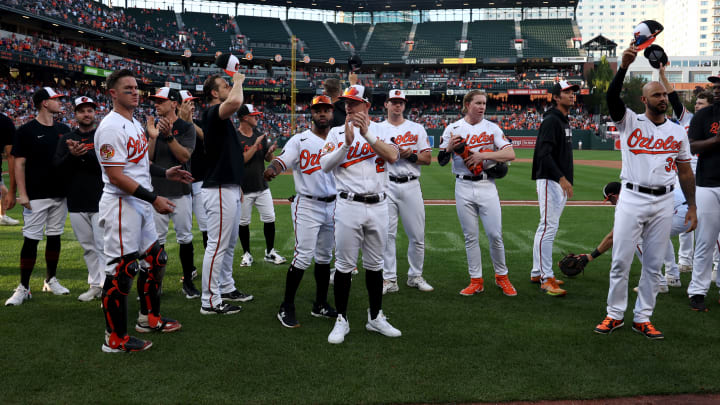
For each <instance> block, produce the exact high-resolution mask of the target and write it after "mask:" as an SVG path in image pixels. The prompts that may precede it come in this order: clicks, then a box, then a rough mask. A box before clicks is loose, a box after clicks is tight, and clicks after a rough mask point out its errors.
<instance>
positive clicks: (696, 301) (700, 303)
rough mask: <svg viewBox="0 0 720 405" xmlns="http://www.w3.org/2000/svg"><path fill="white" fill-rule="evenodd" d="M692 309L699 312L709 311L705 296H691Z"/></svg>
mask: <svg viewBox="0 0 720 405" xmlns="http://www.w3.org/2000/svg"><path fill="white" fill-rule="evenodd" d="M690 309H692V310H693V311H698V312H707V311H708V309H707V307H706V306H705V296H704V295H700V294H698V295H693V296H692V297H690Z"/></svg>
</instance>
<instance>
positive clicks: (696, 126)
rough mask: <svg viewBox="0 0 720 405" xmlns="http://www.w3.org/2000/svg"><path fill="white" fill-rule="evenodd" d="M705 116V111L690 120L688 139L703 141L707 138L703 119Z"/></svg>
mask: <svg viewBox="0 0 720 405" xmlns="http://www.w3.org/2000/svg"><path fill="white" fill-rule="evenodd" d="M704 116H705V114H704V111H699V112H698V113H697V114H695V116H694V117H692V119H691V120H690V127H689V128H688V132H687V135H688V139H690V140H691V141H701V140H703V139H705V138H706V136H705V130H704V128H703V119H702V117H704Z"/></svg>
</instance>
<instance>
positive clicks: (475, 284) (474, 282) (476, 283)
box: [460, 278, 485, 297]
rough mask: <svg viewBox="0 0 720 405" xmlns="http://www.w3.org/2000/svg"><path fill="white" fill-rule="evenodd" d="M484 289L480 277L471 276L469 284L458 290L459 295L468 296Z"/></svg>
mask: <svg viewBox="0 0 720 405" xmlns="http://www.w3.org/2000/svg"><path fill="white" fill-rule="evenodd" d="M483 291H485V286H484V285H483V279H482V278H471V279H470V285H468V286H467V287H465V288H463V289H462V290H460V295H464V296H466V297H469V296H471V295H473V294H478V293H481V292H483Z"/></svg>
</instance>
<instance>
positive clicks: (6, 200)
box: [0, 113, 20, 225]
mask: <svg viewBox="0 0 720 405" xmlns="http://www.w3.org/2000/svg"><path fill="white" fill-rule="evenodd" d="M14 138H15V124H14V123H13V121H12V120H11V119H10V118H9V117H8V116H7V115H5V114H3V113H0V154H2V153H4V154H5V158H6V159H7V162H8V175H9V176H8V177H9V180H10V181H9V184H8V186H7V187H5V182H4V180H3V178H2V176H0V183H2V184H1V185H0V194H2V197H1V198H0V225H17V224H19V223H20V221H18V220H17V219H14V218H10V216H9V215H8V214H7V210H10V209H12V208H13V207H14V206H15V194H17V185H16V184H15V167H14V166H15V159H14V158H13V156H12V154H11V153H10V151H11V150H12V145H13V140H14ZM1 159H2V158H0V161H1ZM11 196H12V197H11ZM11 202H12V204H11Z"/></svg>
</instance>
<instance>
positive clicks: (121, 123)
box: [95, 111, 153, 196]
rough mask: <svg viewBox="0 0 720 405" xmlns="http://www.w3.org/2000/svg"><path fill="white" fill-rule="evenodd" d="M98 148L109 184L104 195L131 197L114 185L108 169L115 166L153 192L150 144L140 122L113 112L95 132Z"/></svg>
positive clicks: (105, 181) (106, 185)
mask: <svg viewBox="0 0 720 405" xmlns="http://www.w3.org/2000/svg"><path fill="white" fill-rule="evenodd" d="M95 145H96V146H95V153H96V154H97V158H98V161H99V162H100V166H101V167H102V177H103V182H104V183H105V187H104V188H103V192H105V193H108V194H114V195H119V196H124V195H128V194H127V193H126V192H124V191H122V190H121V189H120V188H118V187H117V186H115V185H113V184H111V183H110V179H109V178H108V176H107V173H105V168H106V167H113V166H115V167H122V168H123V174H125V175H126V176H128V177H130V178H131V179H133V180H135V181H136V182H137V183H138V184H140V185H141V186H143V187H145V188H146V189H148V190H151V191H152V189H153V187H152V183H151V182H150V160H149V159H148V158H147V150H148V141H147V138H146V137H145V131H144V130H143V127H142V125H141V124H140V122H138V120H136V119H135V118H133V119H132V121H130V120H128V119H127V118H125V117H123V116H122V115H120V114H118V113H116V112H115V111H112V112H110V114H108V115H107V116H106V117H105V118H103V120H102V121H101V122H100V125H99V126H98V128H97V130H96V131H95Z"/></svg>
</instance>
